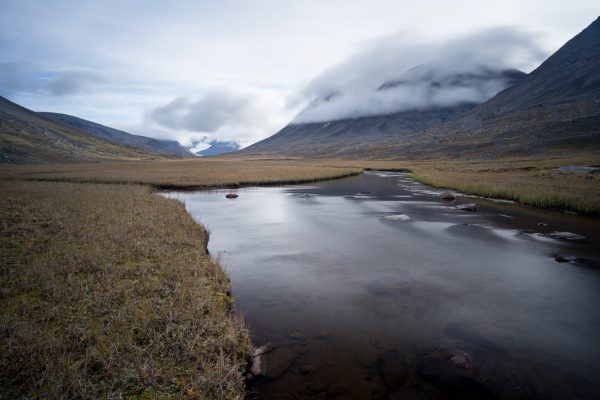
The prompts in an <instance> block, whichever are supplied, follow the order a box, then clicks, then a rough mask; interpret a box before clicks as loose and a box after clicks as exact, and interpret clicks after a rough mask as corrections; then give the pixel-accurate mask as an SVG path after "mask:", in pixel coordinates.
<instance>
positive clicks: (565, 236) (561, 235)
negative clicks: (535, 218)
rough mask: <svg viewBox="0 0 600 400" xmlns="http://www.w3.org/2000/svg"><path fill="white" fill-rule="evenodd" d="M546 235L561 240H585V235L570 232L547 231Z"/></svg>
mask: <svg viewBox="0 0 600 400" xmlns="http://www.w3.org/2000/svg"><path fill="white" fill-rule="evenodd" d="M548 236H550V237H552V238H554V239H562V240H585V236H582V235H578V234H576V233H572V232H552V233H549V234H548Z"/></svg>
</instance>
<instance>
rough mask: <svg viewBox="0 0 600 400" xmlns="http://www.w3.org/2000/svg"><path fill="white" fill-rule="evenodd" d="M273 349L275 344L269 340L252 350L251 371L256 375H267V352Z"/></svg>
mask: <svg viewBox="0 0 600 400" xmlns="http://www.w3.org/2000/svg"><path fill="white" fill-rule="evenodd" d="M272 350H273V344H272V343H271V342H267V343H265V344H263V345H262V346H260V347H256V348H255V349H254V350H253V351H252V365H251V367H250V373H251V374H252V375H254V376H260V375H265V374H266V373H267V362H266V357H265V354H267V353H268V352H270V351H272Z"/></svg>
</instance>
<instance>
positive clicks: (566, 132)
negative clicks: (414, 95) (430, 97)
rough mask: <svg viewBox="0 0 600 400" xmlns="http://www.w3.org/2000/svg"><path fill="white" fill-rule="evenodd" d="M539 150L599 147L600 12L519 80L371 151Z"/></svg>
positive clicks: (469, 153)
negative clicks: (442, 120) (455, 113)
mask: <svg viewBox="0 0 600 400" xmlns="http://www.w3.org/2000/svg"><path fill="white" fill-rule="evenodd" d="M546 152H562V153H564V152H568V153H572V152H596V153H597V152H600V18H598V19H596V21H594V22H593V23H592V24H591V25H590V26H589V27H587V28H586V29H585V30H583V31H582V32H581V33H580V34H578V35H577V36H575V37H574V38H573V39H571V40H570V41H568V42H567V43H566V44H565V45H564V46H563V47H561V48H560V49H559V50H558V51H557V52H556V53H554V54H553V55H552V56H551V57H550V58H548V59H547V60H546V61H545V62H544V63H542V64H541V65H540V66H539V67H538V68H537V69H536V70H534V71H533V72H531V73H530V74H529V75H528V76H527V78H526V79H525V80H523V82H521V83H520V84H518V85H515V86H513V87H511V88H508V89H506V90H504V91H502V92H500V93H499V94H498V95H496V96H495V97H493V98H492V99H491V100H489V101H487V102H485V103H483V104H481V105H479V106H477V107H475V108H473V109H472V110H470V111H469V112H467V113H466V114H464V115H463V116H461V117H459V118H457V119H454V120H452V121H449V122H447V123H445V124H441V125H437V126H435V127H432V128H431V129H429V130H427V131H425V132H423V133H420V134H418V135H415V136H413V137H411V138H410V140H408V141H404V142H400V143H398V145H396V146H393V147H390V148H386V149H383V148H382V149H378V151H377V152H375V154H374V155H375V156H379V157H402V158H431V157H477V158H495V157H501V156H511V155H533V154H540V153H546Z"/></svg>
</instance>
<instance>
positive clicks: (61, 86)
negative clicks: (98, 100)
mask: <svg viewBox="0 0 600 400" xmlns="http://www.w3.org/2000/svg"><path fill="white" fill-rule="evenodd" d="M107 83H109V79H107V78H106V77H104V76H103V75H101V74H99V73H97V72H93V71H84V70H73V71H60V72H58V73H56V74H55V75H54V76H53V77H52V78H51V79H50V81H49V82H48V84H47V86H46V89H47V90H48V91H49V92H50V94H52V95H55V96H66V95H72V94H77V93H82V92H86V91H90V90H94V89H97V85H100V84H107Z"/></svg>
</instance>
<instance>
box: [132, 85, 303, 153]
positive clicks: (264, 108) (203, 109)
mask: <svg viewBox="0 0 600 400" xmlns="http://www.w3.org/2000/svg"><path fill="white" fill-rule="evenodd" d="M284 97H285V94H284V93H282V92H280V91H273V90H263V91H258V92H245V91H241V90H236V89H235V88H229V89H212V90H206V91H205V92H204V94H203V95H201V96H198V97H176V98H173V99H172V100H171V101H169V102H168V103H166V104H163V105H160V106H157V107H154V108H152V109H150V110H149V111H148V112H147V113H146V115H145V118H144V126H143V129H144V130H146V131H147V132H152V133H153V136H157V137H160V136H163V137H175V138H177V140H179V141H180V142H181V143H183V144H190V143H192V144H193V143H210V142H213V141H218V142H235V143H237V144H239V145H241V146H247V145H249V144H251V143H253V142H255V141H257V140H259V139H261V138H263V137H265V136H267V135H268V134H270V133H272V132H274V131H275V130H277V129H280V128H282V127H283V126H284V125H285V124H286V123H287V122H288V121H289V120H290V118H291V116H292V115H293V114H292V112H291V111H290V110H287V109H286V108H285V102H284V101H283V100H284Z"/></svg>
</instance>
